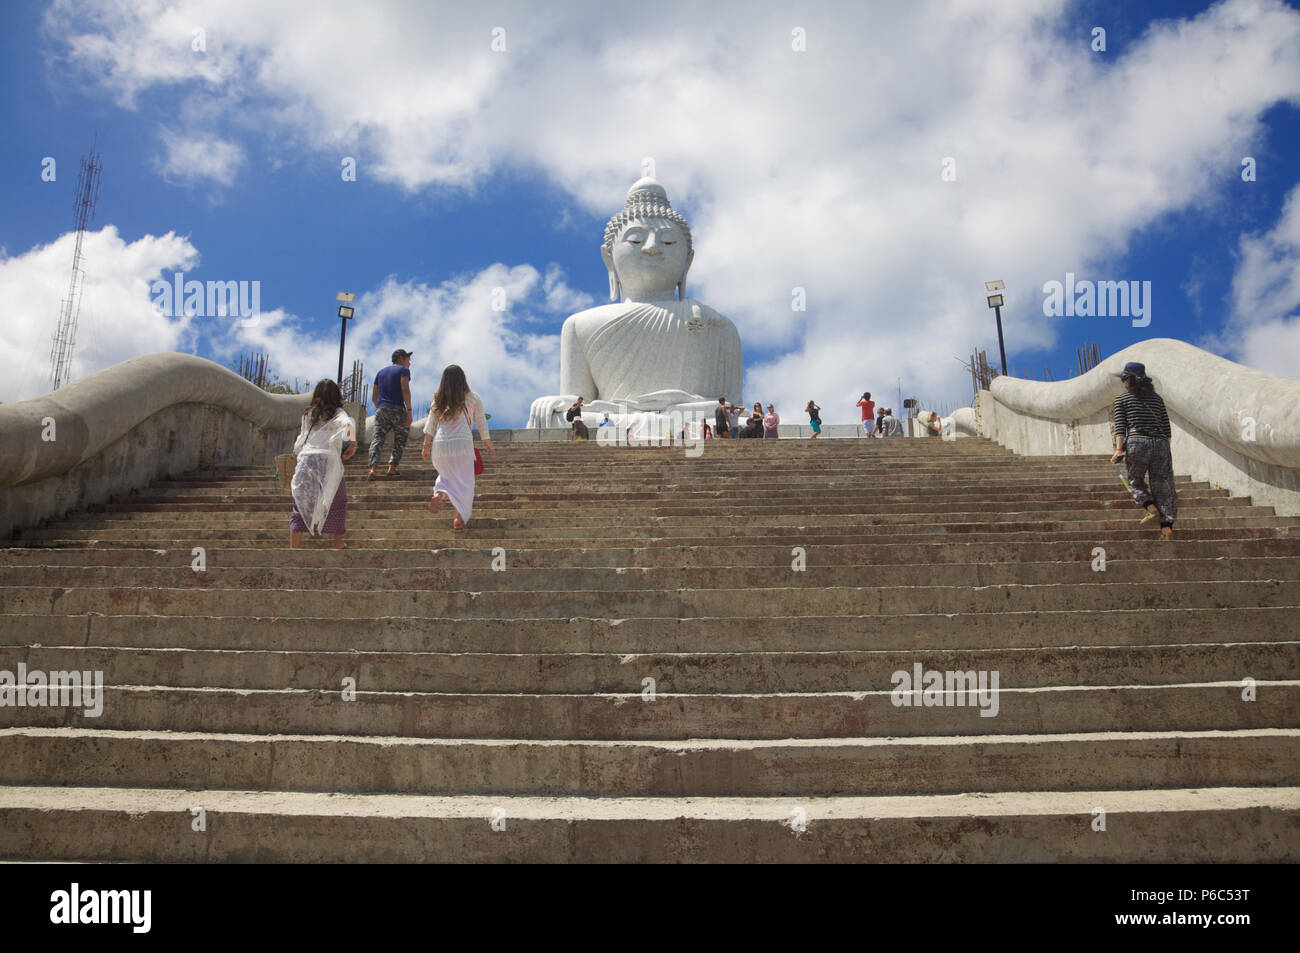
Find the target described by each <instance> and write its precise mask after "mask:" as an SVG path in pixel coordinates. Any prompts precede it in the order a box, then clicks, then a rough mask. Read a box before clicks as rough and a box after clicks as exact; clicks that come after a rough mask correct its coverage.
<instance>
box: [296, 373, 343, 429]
mask: <svg viewBox="0 0 1300 953" xmlns="http://www.w3.org/2000/svg"><path fill="white" fill-rule="evenodd" d="M342 406H343V392H342V391H340V390H339V385H338V384H336V383H334V382H333V381H332V380H329V379H328V378H327V379H325V380H323V381H321V382H320V383H319V384H317V385H316V389H315V390H314V391H312V392H311V404H310V405H308V407H307V409H306V410H304V411H303V412H302V414H303V416H304V417H306V416H307V415H308V414H311V425H312V426H313V427H315V426H316V425H317V424H318V423H320V422H321V421H322V420H329V419H330V418H332V417H333V416H334V415H335V414H337V413H338V412H339V408H341V407H342Z"/></svg>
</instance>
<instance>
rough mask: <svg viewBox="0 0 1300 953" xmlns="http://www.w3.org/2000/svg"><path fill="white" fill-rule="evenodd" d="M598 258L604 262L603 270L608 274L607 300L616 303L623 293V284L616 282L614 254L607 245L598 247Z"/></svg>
mask: <svg viewBox="0 0 1300 953" xmlns="http://www.w3.org/2000/svg"><path fill="white" fill-rule="evenodd" d="M600 257H601V260H603V261H604V262H605V270H606V271H608V272H609V300H610V301H618V298H619V295H620V294H622V292H623V284H622V282H620V281H619V280H618V272H617V271H615V270H614V252H613V250H612V249H611V248H610V246H609V245H602V246H600Z"/></svg>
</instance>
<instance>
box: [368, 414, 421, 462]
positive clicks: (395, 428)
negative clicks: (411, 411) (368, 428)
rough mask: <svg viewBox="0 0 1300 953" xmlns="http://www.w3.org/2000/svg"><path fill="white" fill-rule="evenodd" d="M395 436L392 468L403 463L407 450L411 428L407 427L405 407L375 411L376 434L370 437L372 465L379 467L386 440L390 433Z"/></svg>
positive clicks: (391, 460) (391, 459)
mask: <svg viewBox="0 0 1300 953" xmlns="http://www.w3.org/2000/svg"><path fill="white" fill-rule="evenodd" d="M390 431H391V432H392V435H393V455H392V456H391V457H390V458H389V461H388V462H389V465H390V466H394V467H395V466H397V465H398V464H400V463H401V462H402V453H403V452H404V451H405V450H406V438H407V437H408V436H410V433H411V431H410V428H408V427H407V426H406V408H405V407H380V408H379V409H378V410H377V411H375V432H374V433H372V434H371V435H370V465H371V466H372V467H377V466H379V454H380V453H382V452H383V449H384V439H385V438H386V437H387V436H388V434H389V432H390Z"/></svg>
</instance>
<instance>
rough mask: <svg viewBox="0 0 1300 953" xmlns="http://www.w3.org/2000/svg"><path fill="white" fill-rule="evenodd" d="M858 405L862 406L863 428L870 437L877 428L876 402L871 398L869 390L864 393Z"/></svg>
mask: <svg viewBox="0 0 1300 953" xmlns="http://www.w3.org/2000/svg"><path fill="white" fill-rule="evenodd" d="M858 406H859V407H861V408H862V429H863V430H865V431H866V432H867V436H868V437H870V436H871V435H872V434H873V433H874V432H875V430H876V402H875V401H874V400H872V399H871V394H870V393H869V392H867V393H863V395H862V399H861V400H860V401H858Z"/></svg>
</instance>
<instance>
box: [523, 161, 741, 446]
mask: <svg viewBox="0 0 1300 953" xmlns="http://www.w3.org/2000/svg"><path fill="white" fill-rule="evenodd" d="M600 254H601V257H602V258H603V259H604V260H605V267H606V268H607V269H608V270H609V298H610V301H613V302H617V303H615V304H606V305H600V306H598V307H595V308H588V309H587V310H586V311H579V312H578V313H577V314H574V315H571V316H570V317H569V318H568V319H566V320H565V322H564V328H563V330H562V331H561V332H560V393H559V394H558V395H556V396H552V397H540V398H538V399H537V400H535V401H533V405H532V409H531V411H530V412H529V415H528V426H529V427H567V426H569V424H568V422H567V421H566V420H565V419H564V414H565V411H567V410H568V409H569V407H571V406H572V405H573V404H574V402H575V401H577V399H578V398H579V397H584V398H586V401H585V403H584V404H583V408H582V409H583V420H584V422H586V423H587V425H588V427H590V428H591V429H592V430H593V431H595V429H596V425H597V424H598V423H599V422H600V421H601V420H602V419H603V417H604V415H605V414H609V415H610V419H611V420H612V421H613V422H614V423H615V425H616V426H618V427H619V429H620V431H621V430H624V429H626V428H629V427H630V428H632V429H633V430H634V431H635V432H637V433H638V434H643V435H648V434H650V433H660V432H663V426H662V425H664V424H666V423H667V422H668V421H669V420H673V421H680V420H681V419H682V418H683V417H685V418H687V419H704V418H707V419H712V417H713V414H714V411H716V410H717V407H718V398H719V397H725V398H726V399H727V400H729V401H733V402H737V403H738V402H739V401H740V384H741V353H740V333H739V332H738V331H737V330H736V326H735V325H734V324H732V323H731V321H730V320H728V319H727V318H726V317H724V316H723V315H721V314H719V313H718V312H716V311H714V310H713V309H712V308H710V307H709V306H708V305H706V304H703V303H702V302H699V301H695V300H693V299H691V298H688V297H686V273H687V271H689V270H690V267H691V261H692V260H693V259H694V257H695V250H694V248H693V247H692V245H691V230H690V228H689V227H688V226H687V224H686V219H684V218H683V217H682V216H681V214H680V213H678V212H676V211H674V210H673V207H672V205H670V204H669V202H668V193H667V192H665V191H664V187H663V186H662V185H660V184H659V183H658V182H656V181H655V180H654V179H648V178H647V179H641V180H640V181H638V182H637V183H636V184H635V185H633V186H632V188H631V189H630V190H629V191H628V193H627V204H626V205H625V206H624V208H623V211H621V212H619V213H618V214H617V215H615V216H614V217H613V218H612V219H610V220H609V224H608V225H607V226H606V227H605V244H604V246H603V247H602V248H601V250H600ZM620 296H621V299H622V300H620Z"/></svg>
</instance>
